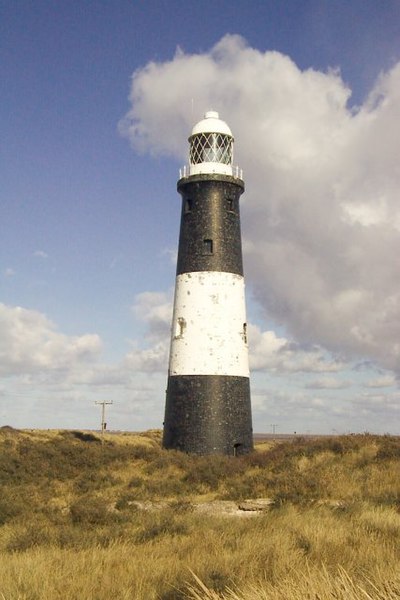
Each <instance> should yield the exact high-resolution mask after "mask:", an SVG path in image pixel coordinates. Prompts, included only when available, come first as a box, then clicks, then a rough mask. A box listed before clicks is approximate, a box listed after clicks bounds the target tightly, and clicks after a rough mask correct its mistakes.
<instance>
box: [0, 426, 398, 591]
mask: <svg viewBox="0 0 400 600" xmlns="http://www.w3.org/2000/svg"><path fill="white" fill-rule="evenodd" d="M399 459H400V440H399V438H395V437H389V436H372V435H362V436H343V437H338V438H317V439H314V440H302V439H297V440H294V441H284V442H270V443H269V445H266V444H265V443H264V444H263V446H262V450H261V451H256V452H254V453H253V454H252V455H249V456H246V457H240V458H228V457H218V456H212V457H193V456H187V455H185V454H182V453H179V452H173V451H164V450H162V449H161V448H160V432H158V431H151V432H146V433H143V434H136V435H135V434H120V435H115V436H114V435H113V436H108V437H107V439H106V442H105V443H104V445H102V444H101V443H100V440H99V439H98V437H97V436H95V435H93V434H88V433H85V432H66V431H46V432H38V431H32V432H31V431H16V430H12V429H10V428H8V429H0V486H1V494H0V553H1V560H0V599H1V600H59V599H60V600H61V598H62V599H63V600H65V599H67V600H68V599H71V600H75V599H77V598H80V599H83V600H109V599H110V598H113V600H120V599H121V600H122V599H124V600H127V599H129V600H131V599H132V600H182V599H183V598H189V599H190V598H191V599H192V600H196V599H197V600H199V599H202V600H203V599H216V598H221V599H222V598H223V599H225V600H227V599H230V600H259V599H260V600H261V599H263V600H266V599H268V600H278V599H279V600H283V599H285V600H297V599H299V600H300V599H301V600H307V599H310V600H325V599H332V600H333V599H339V600H340V599H342V598H343V600H344V599H346V600H354V599H356V598H357V599H358V598H360V599H364V600H365V599H368V598H370V599H371V598H372V599H374V600H381V599H382V600H384V599H385V600H386V599H388V600H391V599H392V598H400V576H399V573H400V569H399V566H400V478H399V476H398V474H399ZM267 497H268V498H270V499H271V500H272V504H271V508H270V510H269V511H267V512H264V513H261V514H259V515H256V516H244V517H237V516H230V517H227V516H222V515H221V514H219V513H218V512H215V514H213V513H211V514H210V513H208V512H207V513H202V512H199V511H197V510H196V505H197V504H199V503H203V502H205V501H207V502H209V501H212V500H219V501H223V500H228V501H235V502H237V503H239V502H240V501H241V500H243V499H245V498H267Z"/></svg>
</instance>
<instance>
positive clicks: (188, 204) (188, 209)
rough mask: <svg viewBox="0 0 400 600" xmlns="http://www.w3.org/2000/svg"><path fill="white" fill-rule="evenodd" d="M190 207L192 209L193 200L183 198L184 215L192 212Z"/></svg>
mask: <svg viewBox="0 0 400 600" xmlns="http://www.w3.org/2000/svg"><path fill="white" fill-rule="evenodd" d="M192 207H193V200H192V198H185V209H184V210H185V214H187V213H190V212H191V211H192Z"/></svg>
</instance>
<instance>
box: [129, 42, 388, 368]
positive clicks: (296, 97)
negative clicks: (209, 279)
mask: <svg viewBox="0 0 400 600" xmlns="http://www.w3.org/2000/svg"><path fill="white" fill-rule="evenodd" d="M350 96H351V91H350V89H349V87H348V86H347V85H346V84H345V83H344V82H343V80H342V79H341V77H340V73H339V72H338V71H337V70H331V71H327V72H319V71H315V70H313V69H307V70H304V71H302V70H300V69H299V68H298V67H297V66H296V64H295V63H294V62H293V61H292V60H291V59H290V58H289V57H287V56H284V55H283V54H280V53H278V52H260V51H258V50H255V49H253V48H250V47H248V46H247V45H246V43H245V41H244V40H243V39H242V38H240V37H239V36H232V35H228V36H225V37H224V38H222V40H221V41H220V42H219V43H218V44H216V45H215V46H214V47H213V48H211V50H210V51H209V52H205V53H202V54H193V55H190V54H185V53H184V52H183V51H181V50H178V51H177V53H176V55H175V56H174V58H173V59H172V60H171V61H169V62H164V63H155V62H152V63H149V64H148V65H147V66H145V67H144V68H143V69H139V70H138V71H136V72H135V73H134V74H133V77H132V87H131V95H130V99H131V103H132V107H131V110H130V111H129V113H128V114H127V115H126V117H125V119H124V120H123V121H122V122H121V124H120V128H121V131H122V132H123V133H124V134H125V135H127V136H128V137H129V139H130V141H131V143H132V145H133V146H134V147H135V148H136V149H137V150H140V151H143V152H150V153H167V154H170V155H172V156H175V157H177V158H179V159H180V160H185V159H186V156H187V144H186V139H187V135H188V132H189V131H190V129H191V127H192V125H193V121H195V120H197V119H200V118H201V117H202V113H203V112H204V111H205V110H207V109H210V108H213V109H216V110H219V112H220V114H221V116H222V118H224V119H226V120H227V121H228V123H229V124H230V125H231V127H232V129H233V131H234V134H235V137H236V140H237V158H238V162H239V163H240V165H241V166H242V167H243V168H244V173H245V179H246V185H247V191H246V194H245V196H244V197H243V211H242V218H243V233H244V238H245V244H244V247H245V265H246V275H247V282H248V283H250V284H251V286H252V289H253V293H254V295H255V297H256V299H257V301H258V302H259V304H260V305H261V307H262V309H263V310H264V314H265V316H266V317H267V318H268V319H269V320H271V319H273V320H275V321H276V322H279V323H282V324H284V326H285V328H286V330H287V332H288V333H289V334H290V336H294V338H295V339H296V340H297V341H298V343H300V344H301V345H304V344H311V345H317V346H319V347H322V348H325V349H328V350H329V351H331V352H333V353H340V354H341V355H342V356H346V357H347V358H358V359H367V360H370V361H373V362H374V363H376V364H378V365H380V366H382V367H384V368H388V369H392V370H394V371H397V372H398V373H399V372H400V342H399V339H400V289H399V286H398V282H399V280H400V262H399V261H398V260H397V257H398V256H399V254H400V205H399V202H398V190H399V189H400V168H399V166H398V156H399V151H400V64H397V65H395V66H394V67H393V68H392V69H391V70H390V71H389V72H387V73H382V75H381V76H380V78H379V79H378V81H377V82H376V84H375V86H374V88H373V89H372V90H371V93H370V94H369V96H368V97H367V98H366V99H365V101H364V102H363V104H362V105H361V106H360V107H358V108H357V109H354V108H352V107H350V106H349V99H350ZM192 100H193V102H192ZM192 105H193V106H194V115H193V113H192ZM267 342H268V343H270V344H272V345H273V344H279V341H277V340H274V339H272V338H270V339H269V340H267V339H266V338H265V337H264V340H263V343H267ZM260 343H261V341H260Z"/></svg>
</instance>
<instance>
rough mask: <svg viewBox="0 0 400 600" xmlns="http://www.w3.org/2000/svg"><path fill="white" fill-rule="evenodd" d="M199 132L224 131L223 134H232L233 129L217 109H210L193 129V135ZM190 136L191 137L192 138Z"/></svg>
mask: <svg viewBox="0 0 400 600" xmlns="http://www.w3.org/2000/svg"><path fill="white" fill-rule="evenodd" d="M199 133H222V134H223V135H229V136H230V137H233V136H232V131H231V130H230V128H229V127H228V125H227V124H226V123H225V121H222V119H220V118H219V114H218V113H217V112H216V111H215V110H209V111H207V112H206V114H205V115H204V119H202V120H201V121H199V122H198V123H196V125H195V126H194V127H193V129H192V133H191V136H190V138H191V137H193V136H194V135H197V134H199ZM190 138H189V139H190Z"/></svg>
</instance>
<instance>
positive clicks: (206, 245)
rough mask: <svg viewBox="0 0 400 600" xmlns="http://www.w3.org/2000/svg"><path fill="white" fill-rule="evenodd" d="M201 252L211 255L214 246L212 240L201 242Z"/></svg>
mask: <svg viewBox="0 0 400 600" xmlns="http://www.w3.org/2000/svg"><path fill="white" fill-rule="evenodd" d="M203 251H204V254H213V252H214V244H213V241H212V240H208V239H207V240H203Z"/></svg>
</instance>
